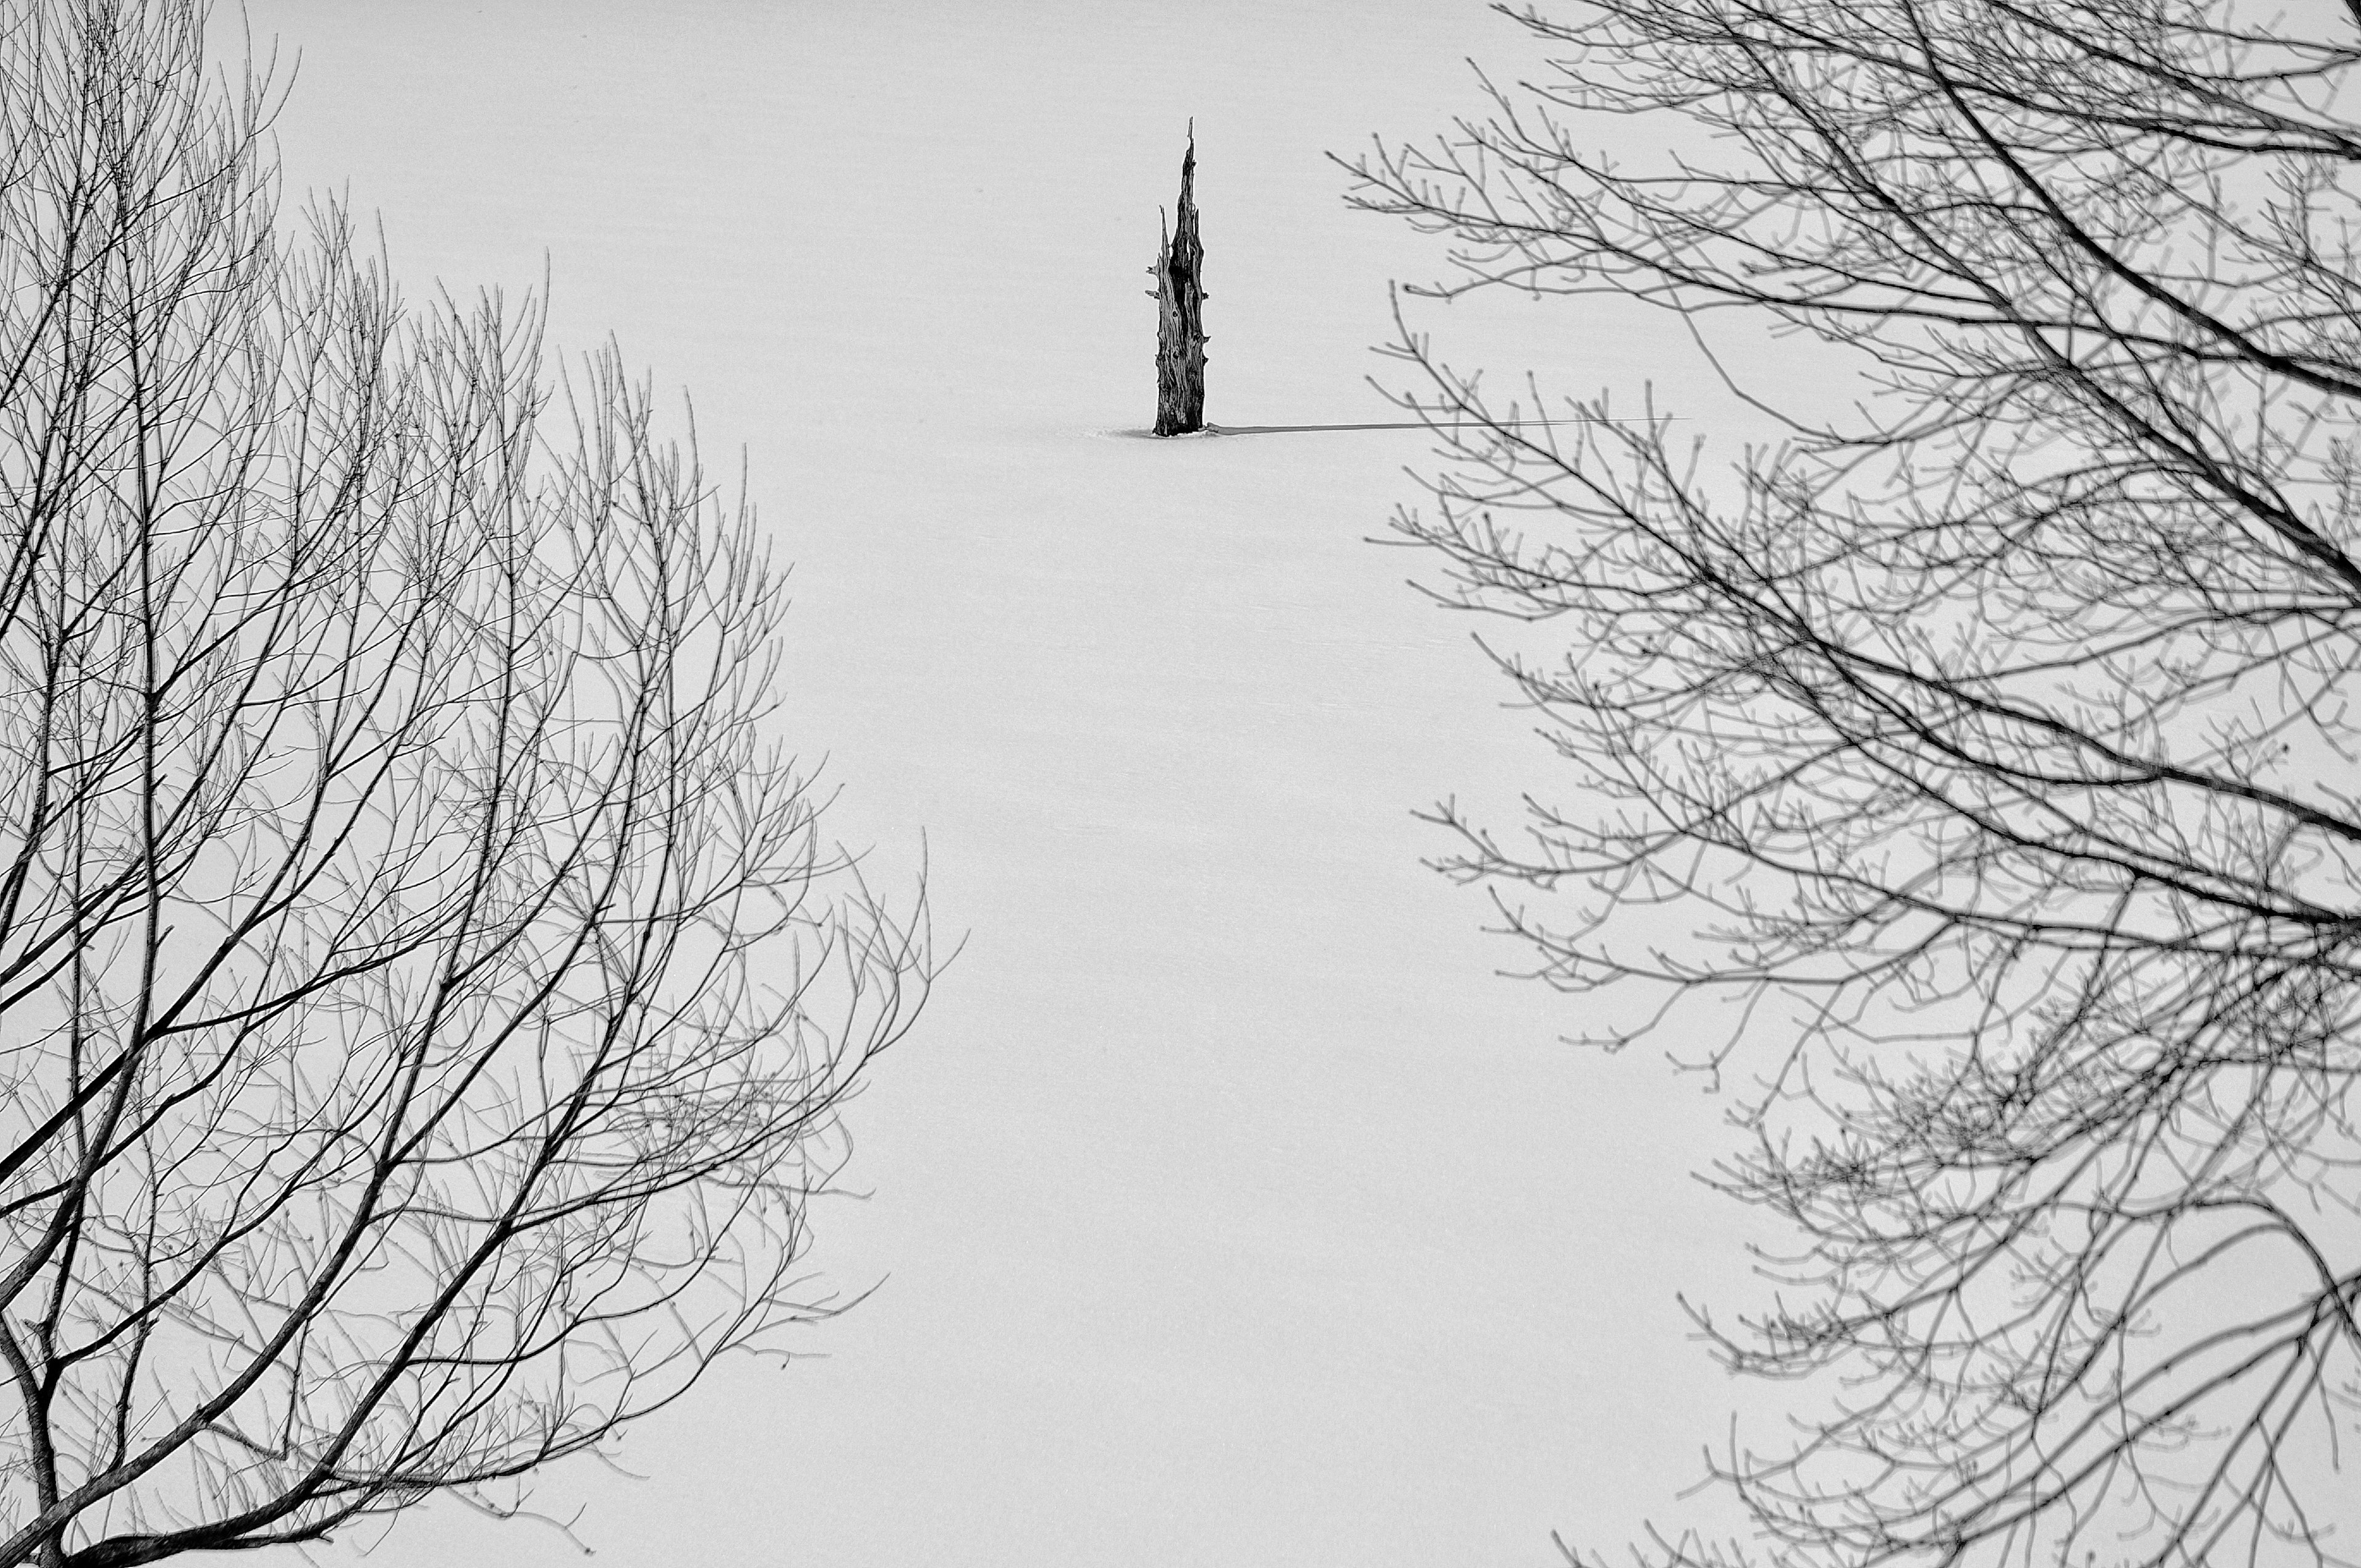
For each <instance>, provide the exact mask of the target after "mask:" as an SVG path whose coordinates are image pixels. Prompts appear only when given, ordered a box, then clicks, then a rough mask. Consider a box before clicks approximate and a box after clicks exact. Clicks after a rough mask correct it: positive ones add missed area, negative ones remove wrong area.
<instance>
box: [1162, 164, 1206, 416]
mask: <svg viewBox="0 0 2361 1568" xmlns="http://www.w3.org/2000/svg"><path fill="white" fill-rule="evenodd" d="M1196 180H1197V138H1196V136H1195V134H1194V133H1193V132H1192V133H1191V136H1190V137H1189V150H1188V151H1187V152H1186V153H1185V154H1183V155H1182V156H1181V159H1180V210H1179V212H1178V213H1177V214H1175V215H1174V219H1173V225H1172V232H1171V233H1170V235H1164V236H1160V237H1159V248H1158V251H1157V255H1156V268H1155V272H1156V308H1157V333H1156V433H1157V434H1159V435H1186V434H1187V433H1189V432H1191V431H1192V430H1202V429H1203V428H1204V427H1205V286H1204V267H1205V249H1204V247H1202V245H1200V244H1198V243H1197V203H1196V197H1195V185H1196ZM1160 227H1161V225H1159V228H1160Z"/></svg>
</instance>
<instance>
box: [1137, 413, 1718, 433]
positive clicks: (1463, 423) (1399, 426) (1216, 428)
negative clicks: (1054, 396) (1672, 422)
mask: <svg viewBox="0 0 2361 1568" xmlns="http://www.w3.org/2000/svg"><path fill="white" fill-rule="evenodd" d="M1664 417H1665V418H1679V417H1680V416H1679V415H1666V416H1664ZM1652 422H1661V421H1652ZM1635 423H1641V421H1636V420H1623V419H1504V420H1494V421H1491V422H1486V421H1483V420H1472V419H1469V420H1422V419H1406V420H1389V421H1384V422H1378V423H1371V424H1212V423H1208V424H1207V425H1206V426H1205V428H1204V429H1202V430H1200V431H1195V432H1192V434H1196V435H1294V434H1298V433H1302V432H1305V431H1320V430H1488V429H1501V430H1514V429H1515V428H1517V427H1518V426H1519V425H1526V424H1635ZM1109 434H1112V435H1132V436H1147V437H1150V438H1154V437H1155V436H1156V433H1155V432H1154V431H1152V430H1117V431H1111V432H1109Z"/></svg>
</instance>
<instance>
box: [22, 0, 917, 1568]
mask: <svg viewBox="0 0 2361 1568" xmlns="http://www.w3.org/2000/svg"><path fill="white" fill-rule="evenodd" d="M204 23H205V16H204V14H203V6H202V5H195V4H191V3H187V0H152V3H148V0H121V3H116V0H71V3H60V4H27V3H11V4H8V5H6V6H5V20H0V123H5V132H4V133H0V287H5V295H0V1074H5V1090H6V1094H5V1101H0V1122H5V1127H0V1387H5V1390H6V1392H5V1396H0V1445H5V1454H6V1458H5V1466H0V1563H35V1562H38V1563H52V1564H74V1565H78V1568H84V1565H86V1568H98V1565H102V1564H128V1563H143V1562H150V1561H155V1560H158V1559H160V1558H163V1557H168V1556H171V1555H175V1554H177V1553H180V1552H188V1551H195V1550H214V1549H221V1548H231V1547H252V1546H258V1545H264V1544H268V1543H270V1542H274V1541H303V1540H307V1539H316V1538H318V1537H321V1536H323V1535H324V1534H326V1533H327V1532H328V1531H329V1530H332V1529H334V1528H335V1526H336V1525H337V1524H339V1523H340V1522H343V1521H345V1520H346V1519H351V1518H353V1517H354V1516H356V1515H358V1514H363V1513H369V1512H379V1511H384V1510H387V1509H390V1508H397V1507H399V1506H401V1505H402V1504H404V1503H407V1502H410V1501H413V1500H415V1499H417V1498H419V1497H423V1496H427V1495H429V1494H432V1493H434V1492H437V1491H444V1490H456V1491H459V1492H461V1493H463V1494H467V1495H470V1496H473V1497H478V1500H484V1501H488V1502H489V1503H490V1504H491V1505H492V1506H496V1507H497V1506H500V1505H499V1497H498V1495H496V1494H491V1493H487V1492H485V1491H483V1490H482V1489H483V1488H485V1487H487V1486H491V1485H493V1484H496V1483H499V1482H501V1481H502V1480H504V1479H506V1478H511V1477H515V1476H519V1475H522V1474H523V1473H525V1472H526V1471H528V1470H530V1469H531V1468H532V1467H533V1466H535V1465H537V1464H542V1463H544V1462H546V1461H548V1460H551V1459H554V1458H556V1457H558V1456H561V1455H563V1454H566V1453H571V1452H575V1451H577V1450H580V1449H583V1448H585V1447H588V1446H589V1445H592V1444H595V1443H596V1442H598V1441H599V1439H600V1438H601V1437H602V1436H604V1435H605V1434H607V1433H609V1432H610V1431H612V1430H613V1429H614V1428H615V1426H616V1425H617V1423H619V1422H620V1421H623V1420H628V1419H630V1418H631V1417H632V1416H635V1415H638V1414H641V1413H643V1412H645V1411H648V1410H651V1409H655V1408H657V1407H658V1406H660V1405H662V1404H664V1402H665V1401H667V1400H669V1399H671V1398H674V1397H675V1396H676V1395H678V1394H679V1393H680V1392H681V1391H682V1390H683V1389H684V1388H686V1387H687V1385H688V1384H689V1382H690V1381H691V1380H692V1379H693V1378H694V1377H695V1376H697V1374H698V1373H699V1372H700V1371H701V1370H702V1369H703V1368H704V1367H705V1366H706V1365H708V1364H709V1363H710V1362H711V1361H712V1359H713V1358H714V1357H715V1356H717V1355H719V1354H722V1353H723V1352H725V1351H727V1350H729V1349H730V1348H732V1347H736V1346H741V1345H753V1344H761V1343H768V1341H769V1337H770V1336H771V1335H772V1334H773V1332H774V1331H776V1330H777V1329H779V1328H781V1327H782V1326H783V1325H785V1324H786V1323H788V1322H791V1321H795V1320H797V1319H799V1318H805V1317H808V1316H810V1315H811V1314H812V1313H813V1312H815V1311H818V1310H823V1308H824V1303H823V1302H822V1301H820V1300H818V1299H814V1297H813V1295H812V1291H811V1288H810V1287H809V1286H808V1285H807V1283H806V1282H805V1281H804V1280H803V1279H802V1278H801V1277H800V1276H799V1273H798V1262H797V1260H798V1258H799V1256H800V1255H801V1254H802V1252H803V1249H804V1245H805V1239H806V1238H805V1212H806V1205H807V1201H808V1199H809V1198H810V1196H811V1195H812V1194H813V1193H814V1192H815V1191H817V1190H819V1189H821V1188H823V1187H824V1186H825V1185H826V1184H827V1182H828V1181H829V1177H830V1175H831V1173H832V1171H833V1170H834V1168H835V1167H836V1165H837V1163H838V1161H839V1160H840V1158H841V1155H842V1144H841V1138H840V1135H839V1134H838V1132H837V1130H836V1128H837V1123H836V1111H837V1108H838V1106H839V1104H840V1102H841V1101H842V1099H843V1097H844V1096H845V1094H846V1093H847V1092H848V1091H851V1088H852V1087H853V1086H854V1084H855V1082H856V1081H857V1079H858V1076H859V1073H860V1071H861V1069H862V1065H863V1064H864V1062H865V1061H866V1060H867V1059H868V1058H870V1057H871V1056H872V1055H873V1053H874V1052H875V1051H876V1050H878V1049H879V1048H881V1047H884V1046H885V1045H886V1044H888V1043H889V1042H890V1041H891V1040H892V1039H894V1038H895V1036H897V1034H898V1033H899V1032H900V1031H901V1030H902V1029H903V1028H904V1027H906V1024H907V1021H908V1018H909V1016H910V1014H911V1010H912V1008H913V1007H914V1006H915V1004H916V1003H917V999H918V996H919V994H920V992H922V990H923V982H924V981H925V979H926V977H927V975H928V972H929V961H928V956H927V949H926V946H925V942H924V940H923V934H922V928H921V927H918V926H917V925H914V924H913V920H914V919H915V916H901V917H897V916H894V915H891V914H889V912H888V911H887V910H886V909H885V908H884V906H882V905H880V904H879V903H878V902H877V901H876V900H875V899H873V898H872V897H871V896H870V895H869V894H868V893H867V892H866V891H865V890H864V889H863V888H862V884H861V883H860V882H859V880H858V878H857V877H854V876H852V875H851V873H850V872H849V871H848V870H847V869H846V868H845V867H844V866H843V865H842V864H841V863H840V860H839V858H838V857H837V856H836V855H835V854H834V853H833V852H832V851H830V850H827V849H826V848H824V846H823V842H822V840H821V839H819V837H818V822H817V817H816V809H817V802H816V801H815V799H814V797H813V795H812V794H811V793H810V791H809V789H808V787H807V783H806V781H805V780H804V778H803V777H802V776H801V775H800V774H799V773H797V772H796V769H795V767H794V766H793V763H792V761H791V759H790V758H788V757H787V756H786V755H785V754H784V753H783V751H781V750H780V747H779V743H778V741H777V740H776V739H775V737H774V735H773V734H772V733H771V731H770V728H769V717H770V714H771V710H772V708H773V706H774V696H773V689H774V677H775V675H776V674H777V668H776V666H777V661H778V643H777V641H776V639H775V636H774V630H775V627H776V621H777V617H778V615H779V612H780V609H781V606H782V602H783V601H782V599H781V597H780V594H779V587H780V585H779V582H778V578H777V574H776V572H775V570H774V567H773V565H771V563H770V561H769V559H768V557H767V554H766V552H765V549H764V547H763V544H762V543H761V541H760V537H759V535H758V532H757V531H756V528H755V524H754V520H753V518H752V514H751V512H750V511H749V510H746V509H745V508H744V507H743V506H742V505H741V506H739V507H737V508H735V509H732V508H730V507H727V506H725V505H723V504H722V503H721V502H720V501H719V500H718V499H716V498H715V496H714V495H713V493H712V492H711V490H710V488H708V483H707V481H706V479H705V477H704V476H703V474H702V473H701V472H700V470H699V468H698V466H697V459H696V456H695V454H694V450H693V448H690V449H687V450H684V449H682V448H680V447H678V446H675V445H674V444H669V443H667V442H665V441H664V440H662V439H660V438H659V436H658V434H657V433H656V430H655V421H654V419H653V413H652V410H651V407H650V399H649V396H648V393H647V391H646V390H645V389H643V388H642V387H638V386H635V385H633V384H631V382H630V381H629V380H628V379H627V378H626V377H625V376H624V374H623V372H622V370H621V368H620V364H619V362H618V359H617V357H616V356H615V355H614V353H613V352H612V351H611V350H609V351H608V352H606V353H603V354H599V355H594V356H591V357H590V358H589V359H588V361H586V362H585V363H584V366H583V368H582V369H581V371H580V372H579V373H578V374H577V375H575V376H574V377H572V378H570V379H569V380H567V381H565V382H562V383H557V384H554V383H553V382H552V380H551V378H550V377H549V375H548V374H547V372H546V370H545V368H544V359H543V356H542V348H541V330H542V316H541V312H540V307H539V304H538V302H527V303H525V304H523V305H521V306H510V305H507V304H504V303H503V302H501V301H500V299H499V298H498V297H497V296H491V297H487V298H484V299H482V300H479V301H478V302H476V303H474V304H472V305H464V304H460V303H456V302H452V301H450V300H448V299H444V300H439V301H437V302H434V303H433V304H431V305H428V306H425V307H423V308H419V307H412V306H409V305H406V304H405V303H404V302H402V301H401V299H400V298H399V297H398V296H397V294H396V292H395V291H394V289H393V287H392V285H391V284H390V281H389V280H388V278H387V276H386V274H385V270H384V268H383V266H382V264H381V263H379V262H378V261H376V260H374V259H372V258H370V257H369V256H368V253H367V252H365V251H364V250H363V249H362V248H361V247H358V246H357V244H356V242H355V237H354V235H353V233H352V229H351V225H350V224H349V222H348V220H347V219H346V215H345V214H343V212H341V211H340V210H338V209H336V208H335V207H333V206H331V207H324V208H321V209H319V210H317V211H315V212H314V213H313V214H311V215H310V217H309V218H308V220H307V221H306V222H303V223H299V224H288V223H283V222H282V221H281V214H280V212H279V210H278V208H277V205H276V203H275V199H274V197H275V190H276V175H275V171H274V170H273V167H272V165H271V163H270V160H269V141H268V134H267V126H268V119H269V108H270V105H271V101H272V100H271V97H270V93H269V88H268V85H267V83H265V82H260V81H257V80H254V79H251V78H240V77H237V76H229V77H223V76H216V75H213V74H209V72H208V70H207V67H206V65H205V61H204V39H203V27H204Z"/></svg>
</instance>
